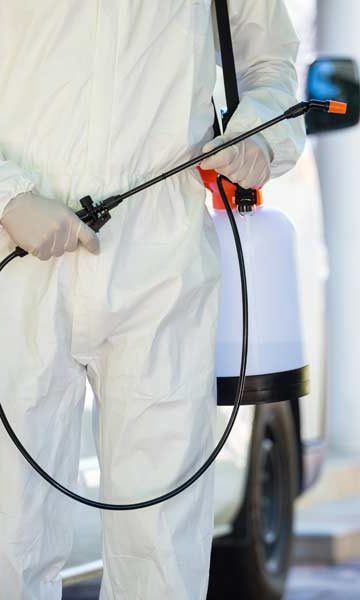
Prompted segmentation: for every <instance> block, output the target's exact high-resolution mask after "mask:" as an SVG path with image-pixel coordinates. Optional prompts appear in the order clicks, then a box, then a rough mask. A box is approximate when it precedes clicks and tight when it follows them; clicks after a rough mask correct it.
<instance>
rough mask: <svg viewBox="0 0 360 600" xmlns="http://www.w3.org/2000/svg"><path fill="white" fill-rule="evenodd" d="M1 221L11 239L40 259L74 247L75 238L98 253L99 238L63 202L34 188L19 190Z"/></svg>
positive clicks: (57, 254) (75, 244)
mask: <svg viewBox="0 0 360 600" xmlns="http://www.w3.org/2000/svg"><path fill="white" fill-rule="evenodd" d="M1 225H2V226H3V227H4V228H5V229H6V231H7V233H8V234H9V235H10V237H11V238H12V240H13V241H14V243H15V244H16V245H17V246H20V247H21V248H23V249H24V250H26V251H27V252H29V253H30V254H33V255H34V256H37V258H39V259H40V260H48V259H49V258H50V257H51V256H61V255H62V254H64V252H73V251H74V250H76V248H77V245H78V242H80V243H81V244H83V245H84V246H85V248H86V249H87V250H89V252H92V253H93V254H98V252H99V240H98V238H97V236H96V234H95V232H94V231H92V229H90V228H89V227H88V226H87V225H86V224H85V223H83V222H82V221H81V220H80V219H79V218H78V217H77V216H76V215H75V213H74V212H73V211H72V210H71V209H70V208H68V207H67V206H65V205H64V204H62V203H60V202H57V201H54V200H49V199H48V198H44V197H43V196H40V195H38V194H37V193H36V192H34V191H32V192H25V193H22V194H18V195H17V196H15V197H14V198H12V200H10V202H9V203H8V204H7V205H6V207H5V209H4V212H3V215H2V218H1Z"/></svg>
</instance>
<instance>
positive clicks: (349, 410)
mask: <svg viewBox="0 0 360 600" xmlns="http://www.w3.org/2000/svg"><path fill="white" fill-rule="evenodd" d="M317 23H318V49H319V51H320V52H321V53H322V54H331V55H334V54H339V55H349V56H352V57H355V58H356V59H357V60H359V59H360V36H359V24H360V1H359V0H343V2H340V3H339V1H338V0H336V1H335V0H318V20H317ZM317 156H318V165H319V171H320V180H321V187H322V195H323V205H324V215H325V235H326V239H327V242H328V249H329V258H330V279H329V285H328V353H327V358H328V397H329V441H330V445H331V447H332V448H333V449H336V450H340V451H343V452H346V453H351V452H360V386H359V375H360V193H359V184H358V180H359V174H360V127H359V126H357V127H355V128H352V129H349V130H347V131H344V132H342V133H333V134H326V135H324V134H323V135H322V136H319V142H318V147H317Z"/></svg>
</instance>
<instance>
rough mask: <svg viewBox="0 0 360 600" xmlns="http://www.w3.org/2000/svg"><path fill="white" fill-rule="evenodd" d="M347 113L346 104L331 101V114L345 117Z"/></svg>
mask: <svg viewBox="0 0 360 600" xmlns="http://www.w3.org/2000/svg"><path fill="white" fill-rule="evenodd" d="M346 111H347V103H346V102H336V100H330V101H329V110H328V112H329V113H333V114H337V115H345V114H346Z"/></svg>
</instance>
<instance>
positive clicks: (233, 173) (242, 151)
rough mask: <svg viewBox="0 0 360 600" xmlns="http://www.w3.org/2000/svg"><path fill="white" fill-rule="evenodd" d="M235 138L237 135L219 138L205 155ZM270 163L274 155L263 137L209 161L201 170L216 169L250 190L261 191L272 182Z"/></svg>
mask: <svg viewBox="0 0 360 600" xmlns="http://www.w3.org/2000/svg"><path fill="white" fill-rule="evenodd" d="M235 137H236V134H231V135H229V134H228V135H226V134H225V135H222V136H218V137H216V138H214V139H213V140H211V141H210V142H208V143H207V144H205V146H204V147H203V149H202V151H203V152H209V150H213V149H214V148H216V147H217V146H219V145H220V144H223V143H224V142H227V141H228V140H231V139H233V138H235ZM270 162H271V152H270V149H269V147H268V145H267V143H266V142H265V140H264V139H263V138H262V137H261V136H253V137H252V138H249V139H247V140H244V141H243V142H241V143H240V144H236V145H235V146H230V147H229V148H225V150H220V151H219V152H218V154H214V156H211V157H210V158H206V159H205V160H203V161H202V162H201V163H200V167H201V168H202V169H213V170H215V171H217V172H218V173H221V175H225V177H228V179H230V180H231V181H232V182H233V183H238V184H239V185H241V187H243V188H245V189H248V188H260V187H262V186H263V185H264V184H265V183H266V182H267V181H268V180H269V179H270Z"/></svg>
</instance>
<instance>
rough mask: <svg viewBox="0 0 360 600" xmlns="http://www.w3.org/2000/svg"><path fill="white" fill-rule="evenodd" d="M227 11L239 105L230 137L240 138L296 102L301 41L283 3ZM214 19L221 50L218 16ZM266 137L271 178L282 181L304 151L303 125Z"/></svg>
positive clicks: (256, 1) (290, 124) (234, 5)
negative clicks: (297, 62) (296, 66)
mask: <svg viewBox="0 0 360 600" xmlns="http://www.w3.org/2000/svg"><path fill="white" fill-rule="evenodd" d="M228 6H229V15H230V24H231V34H232V40H233V48H234V57H235V64H236V72H237V82H238V89H239V96H240V103H239V105H238V108H237V110H236V111H235V113H234V115H233V116H232V118H231V119H230V121H229V123H228V126H227V129H226V133H231V134H232V133H233V134H239V133H241V132H243V131H246V130H248V129H251V128H253V127H256V126H257V125H259V124H260V123H262V122H264V121H268V120H269V119H271V118H273V117H274V116H277V115H278V114H281V113H282V112H283V111H284V110H285V109H287V108H289V107H290V106H291V105H293V104H295V103H296V102H297V99H296V90H297V74H296V69H295V65H294V63H295V60H296V56H297V52H298V47H299V40H298V38H297V35H296V33H295V31H294V28H293V26H292V23H291V21H290V18H289V16H288V13H287V10H286V8H285V5H284V3H283V1H282V0H228ZM213 8H214V7H213ZM213 18H214V21H215V27H214V31H215V37H216V38H217V39H216V45H217V49H218V48H219V44H218V34H217V28H216V17H215V10H213ZM219 56H220V55H219V52H217V57H218V58H217V60H218V59H219ZM261 136H263V138H264V139H265V141H266V142H267V145H268V147H269V150H270V154H271V158H272V162H271V176H272V177H277V176H279V175H281V174H282V173H285V172H286V171H288V170H289V169H291V168H292V167H293V166H294V165H295V163H296V161H297V159H298V158H299V156H300V154H301V152H302V150H303V147H304V143H305V126H304V120H303V118H301V117H300V118H298V119H290V120H287V121H283V122H282V123H280V124H278V125H275V126H274V127H271V128H269V129H267V130H266V131H264V132H263V133H262V134H261Z"/></svg>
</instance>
